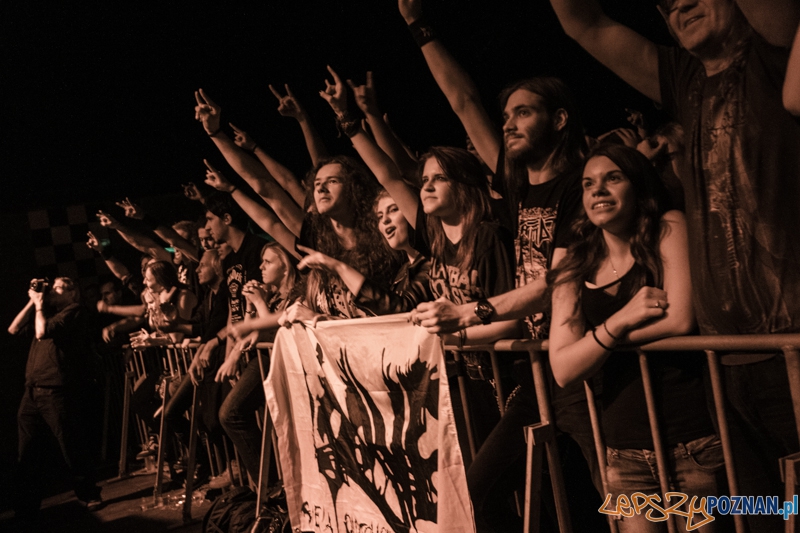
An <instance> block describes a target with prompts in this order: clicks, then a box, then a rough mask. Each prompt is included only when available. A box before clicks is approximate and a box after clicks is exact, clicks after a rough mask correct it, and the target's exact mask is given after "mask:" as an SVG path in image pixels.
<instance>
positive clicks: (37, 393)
mask: <svg viewBox="0 0 800 533" xmlns="http://www.w3.org/2000/svg"><path fill="white" fill-rule="evenodd" d="M79 400H80V396H78V395H77V394H76V393H75V392H74V391H69V390H68V389H66V388H65V387H54V388H42V387H27V388H26V389H25V394H24V395H23V397H22V401H21V402H20V405H19V411H18V413H17V424H18V431H19V450H18V457H17V471H16V472H15V490H14V491H13V492H14V496H13V498H14V502H13V504H14V510H15V511H16V513H17V515H19V516H24V515H30V514H33V513H35V512H36V511H38V509H39V506H40V505H41V501H42V488H41V482H42V480H43V475H44V473H43V472H40V471H39V470H40V469H39V468H38V466H39V463H40V462H41V457H40V453H41V451H42V450H43V448H42V446H41V444H42V441H43V440H44V438H45V437H46V436H47V432H48V431H49V432H50V433H52V434H53V435H54V436H55V438H56V441H57V442H58V446H59V448H60V450H61V455H62V456H63V457H64V461H65V462H66V464H67V467H68V468H69V470H70V474H71V475H72V480H73V487H74V489H75V495H76V496H77V497H78V499H79V500H82V501H89V500H93V499H97V498H99V497H100V487H98V486H97V485H96V484H95V482H94V476H93V472H92V459H93V458H92V457H91V454H90V452H89V450H90V449H91V448H90V446H89V443H88V442H86V439H85V435H86V428H85V427H83V426H82V424H81V421H82V420H83V418H82V416H81V415H82V412H81V410H80V401H79Z"/></svg>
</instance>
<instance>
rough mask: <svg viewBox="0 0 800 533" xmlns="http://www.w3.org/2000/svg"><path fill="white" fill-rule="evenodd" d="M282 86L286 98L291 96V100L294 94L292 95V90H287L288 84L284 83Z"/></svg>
mask: <svg viewBox="0 0 800 533" xmlns="http://www.w3.org/2000/svg"><path fill="white" fill-rule="evenodd" d="M283 86H284V87H285V88H286V94H287V96H291V97H292V98H294V93H293V92H292V90H291V89H290V88H289V84H288V83H284V84H283Z"/></svg>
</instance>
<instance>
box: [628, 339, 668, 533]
mask: <svg viewBox="0 0 800 533" xmlns="http://www.w3.org/2000/svg"><path fill="white" fill-rule="evenodd" d="M637 353H638V354H639V370H640V371H641V373H642V384H643V386H644V399H645V403H646V404H647V418H648V419H649V421H650V433H651V434H652V436H653V451H654V452H655V454H656V464H657V466H658V482H659V484H660V485H661V494H662V496H664V495H666V493H667V492H669V478H670V476H669V468H668V467H667V455H666V451H665V450H664V442H663V441H662V440H661V430H660V429H659V427H658V414H657V412H656V400H655V396H654V395H653V381H652V379H651V377H650V367H649V366H648V364H647V355H646V354H645V353H643V352H642V351H640V350H637ZM664 501H667V500H666V496H664ZM667 529H668V530H669V533H677V528H676V526H675V518H674V517H673V516H672V515H670V516H669V518H668V519H667Z"/></svg>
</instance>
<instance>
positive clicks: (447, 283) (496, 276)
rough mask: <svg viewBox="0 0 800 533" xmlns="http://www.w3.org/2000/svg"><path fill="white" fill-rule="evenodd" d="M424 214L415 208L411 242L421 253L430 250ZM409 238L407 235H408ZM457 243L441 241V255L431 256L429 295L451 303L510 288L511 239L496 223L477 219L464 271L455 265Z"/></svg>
mask: <svg viewBox="0 0 800 533" xmlns="http://www.w3.org/2000/svg"><path fill="white" fill-rule="evenodd" d="M427 218H428V217H427V215H426V214H425V213H424V211H423V210H422V204H421V203H420V205H419V206H418V208H417V227H416V231H415V232H414V240H413V241H410V242H411V245H412V246H413V247H414V248H415V249H416V250H418V251H419V252H420V253H423V251H425V250H430V247H431V244H430V241H429V236H428V226H427V223H428V221H427ZM409 239H411V236H409ZM458 246H459V245H458V244H453V243H452V242H450V241H449V240H448V241H446V243H445V248H444V253H443V254H442V257H434V258H432V259H431V269H430V274H429V276H430V285H431V294H432V296H433V298H440V297H442V296H443V297H445V298H447V299H448V300H450V301H451V302H453V303H455V304H462V303H467V302H474V301H477V300H481V299H484V298H489V297H491V296H495V295H497V294H502V293H504V292H508V291H510V290H511V289H513V288H514V281H513V280H514V277H513V268H512V263H511V258H512V257H513V250H514V241H513V238H512V237H511V234H510V233H509V231H508V230H507V229H506V228H503V227H501V226H500V225H499V224H497V223H496V222H481V223H480V226H479V227H478V234H477V238H476V240H475V255H474V257H473V259H472V265H471V266H470V268H469V270H468V271H463V270H461V269H460V268H458V267H457V266H456V265H457V262H456V256H457V254H458Z"/></svg>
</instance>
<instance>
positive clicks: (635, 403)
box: [548, 144, 722, 533]
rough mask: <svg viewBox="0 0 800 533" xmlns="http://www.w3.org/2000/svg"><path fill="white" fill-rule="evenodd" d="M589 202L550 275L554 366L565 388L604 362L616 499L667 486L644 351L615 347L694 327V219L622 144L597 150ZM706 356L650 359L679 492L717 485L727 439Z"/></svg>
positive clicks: (587, 185)
mask: <svg viewBox="0 0 800 533" xmlns="http://www.w3.org/2000/svg"><path fill="white" fill-rule="evenodd" d="M583 206H584V209H585V212H584V213H583V215H582V216H581V217H579V219H578V220H577V221H576V223H575V227H576V233H577V235H576V236H577V239H576V241H575V242H574V243H573V244H572V245H570V247H569V248H568V250H567V254H566V256H565V257H564V259H563V260H562V261H561V262H560V263H559V265H558V267H557V268H556V269H554V270H553V271H551V273H550V274H549V275H548V281H549V282H551V283H552V284H553V289H552V294H553V305H552V320H551V326H550V365H551V368H552V370H553V376H554V377H555V379H556V381H557V382H558V384H559V385H560V386H562V387H566V386H568V385H570V384H572V383H575V382H578V383H580V381H581V380H586V379H590V378H591V377H593V376H594V375H595V374H596V373H597V372H598V371H600V370H601V369H602V371H603V372H602V376H601V378H600V379H602V396H601V402H602V417H601V420H602V429H603V433H604V439H605V442H606V444H607V445H608V459H607V460H608V485H609V490H610V491H611V493H612V495H613V496H614V498H616V496H618V495H619V494H631V493H633V492H638V491H642V492H644V493H648V494H649V493H652V492H656V491H658V490H659V486H658V480H657V479H655V478H654V476H653V475H652V465H651V464H649V462H648V460H649V458H651V457H652V452H649V453H648V450H653V448H654V445H653V441H652V436H651V433H650V425H649V423H648V416H647V411H646V407H645V405H646V404H645V400H644V392H643V385H642V378H641V375H640V373H639V363H638V361H637V356H636V354H634V353H631V352H622V351H614V348H615V347H616V345H617V343H637V344H638V343H644V342H647V341H650V340H654V339H657V338H660V337H665V336H669V335H682V334H686V333H689V332H690V331H691V330H692V329H693V328H694V312H693V309H692V298H691V294H692V285H691V281H690V279H689V274H688V271H689V265H688V255H689V254H688V245H687V237H686V222H685V219H684V217H683V214H682V213H680V212H678V211H671V210H669V201H668V194H667V191H666V188H665V187H664V185H663V184H662V183H661V181H660V179H659V177H658V174H657V173H656V171H655V169H654V168H653V167H652V165H651V164H650V162H649V161H648V160H647V158H646V157H644V156H643V155H641V154H640V153H639V152H637V151H636V150H634V149H632V148H627V147H625V146H622V145H608V144H607V145H600V146H599V147H597V148H595V149H594V150H593V151H592V153H590V154H589V157H588V158H587V161H586V165H585V166H584V170H583ZM702 364H703V358H702V354H692V353H685V352H682V353H661V354H659V356H658V357H657V358H654V359H651V360H650V368H651V373H652V376H653V380H654V382H655V383H656V387H657V390H659V391H661V392H660V393H659V395H658V400H657V401H658V403H659V405H658V407H657V410H658V412H659V414H660V415H661V423H662V431H663V432H664V433H663V434H664V441H665V444H666V445H668V446H669V447H671V448H672V450H671V452H668V453H669V457H670V458H674V460H671V461H670V467H671V474H672V476H671V479H672V480H673V482H674V486H675V489H676V490H680V491H684V492H686V493H687V494H690V495H691V496H695V495H696V496H698V497H702V496H706V495H710V494H715V493H716V491H717V486H716V472H718V471H720V470H721V468H722V454H721V445H720V442H719V439H717V437H716V435H714V428H713V426H712V424H711V420H710V418H709V416H708V413H707V412H706V410H705V409H704V408H703V406H704V405H705V403H706V401H705V391H704V389H703V382H702ZM642 450H644V452H643V451H642ZM687 453H688V454H689V456H690V457H691V460H686V457H687V456H686V454H687ZM612 500H613V498H612ZM660 527H661V526H660V524H655V523H651V522H648V521H647V520H645V518H644V517H638V516H634V517H630V518H624V519H623V520H622V522H621V523H620V526H619V528H620V531H622V532H623V533H626V532H632V531H636V532H640V531H646V532H651V531H652V532H657V531H662V529H661V528H660ZM664 529H665V528H664Z"/></svg>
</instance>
